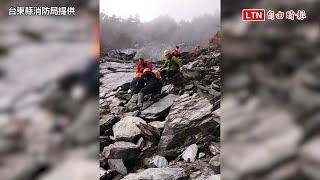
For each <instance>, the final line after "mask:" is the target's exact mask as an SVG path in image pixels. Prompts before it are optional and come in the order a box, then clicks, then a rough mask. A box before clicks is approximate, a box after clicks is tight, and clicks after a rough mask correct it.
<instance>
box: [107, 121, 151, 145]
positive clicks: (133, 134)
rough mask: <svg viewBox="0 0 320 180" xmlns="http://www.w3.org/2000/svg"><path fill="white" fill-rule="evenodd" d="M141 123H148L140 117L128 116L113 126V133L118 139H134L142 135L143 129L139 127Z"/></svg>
mask: <svg viewBox="0 0 320 180" xmlns="http://www.w3.org/2000/svg"><path fill="white" fill-rule="evenodd" d="M140 123H143V124H146V122H145V121H144V120H143V119H141V118H139V117H134V116H126V117H125V118H123V119H121V120H120V121H119V122H117V123H116V124H115V125H114V126H113V127H112V130H113V135H114V137H115V138H116V140H120V141H122V140H123V141H132V140H134V139H135V138H138V137H139V136H141V130H140V129H139V128H138V127H137V124H140Z"/></svg>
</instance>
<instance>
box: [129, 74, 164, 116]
mask: <svg viewBox="0 0 320 180" xmlns="http://www.w3.org/2000/svg"><path fill="white" fill-rule="evenodd" d="M138 81H139V82H138V83H139V84H143V85H145V86H144V87H143V88H142V89H141V90H140V92H139V94H138V104H137V106H136V107H134V110H138V109H140V108H141V107H142V106H143V101H144V96H145V95H148V94H157V93H160V92H161V87H162V84H161V82H160V81H159V79H158V78H157V77H156V75H155V74H154V73H153V72H151V69H149V68H146V69H144V70H143V74H142V75H141V77H140V79H139V80H138Z"/></svg>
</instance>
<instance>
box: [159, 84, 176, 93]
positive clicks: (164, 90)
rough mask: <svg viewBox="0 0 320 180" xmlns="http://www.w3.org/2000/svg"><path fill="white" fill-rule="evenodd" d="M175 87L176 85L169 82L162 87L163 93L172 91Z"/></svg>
mask: <svg viewBox="0 0 320 180" xmlns="http://www.w3.org/2000/svg"><path fill="white" fill-rule="evenodd" d="M173 89H174V86H173V85H172V84H168V85H165V86H163V87H162V88H161V93H162V94H164V93H170V92H171V91H172V90H173Z"/></svg>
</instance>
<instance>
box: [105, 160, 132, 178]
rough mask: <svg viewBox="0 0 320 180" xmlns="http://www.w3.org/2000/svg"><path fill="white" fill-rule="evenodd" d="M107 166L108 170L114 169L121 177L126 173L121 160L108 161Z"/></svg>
mask: <svg viewBox="0 0 320 180" xmlns="http://www.w3.org/2000/svg"><path fill="white" fill-rule="evenodd" d="M108 165H109V168H110V169H114V170H116V171H117V172H118V173H120V174H122V175H125V174H127V173H128V170H127V168H126V166H125V165H124V163H123V160H122V159H108Z"/></svg>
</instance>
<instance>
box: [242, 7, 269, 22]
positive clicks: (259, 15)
mask: <svg viewBox="0 0 320 180" xmlns="http://www.w3.org/2000/svg"><path fill="white" fill-rule="evenodd" d="M242 21H265V10H264V9H243V10H242Z"/></svg>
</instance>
